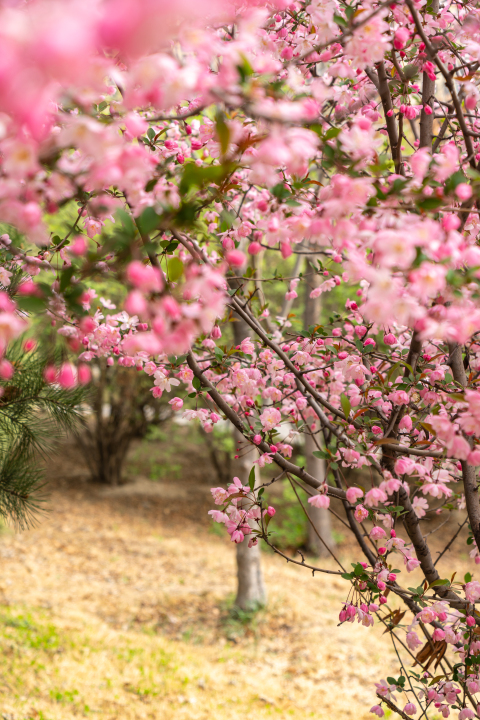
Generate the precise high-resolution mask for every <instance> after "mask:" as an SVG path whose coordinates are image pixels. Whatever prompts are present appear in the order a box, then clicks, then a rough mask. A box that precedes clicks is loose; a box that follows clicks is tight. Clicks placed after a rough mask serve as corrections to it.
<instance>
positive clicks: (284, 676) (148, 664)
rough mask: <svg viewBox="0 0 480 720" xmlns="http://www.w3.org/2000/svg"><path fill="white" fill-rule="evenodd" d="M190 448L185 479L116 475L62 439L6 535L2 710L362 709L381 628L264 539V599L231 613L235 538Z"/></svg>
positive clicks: (305, 712)
mask: <svg viewBox="0 0 480 720" xmlns="http://www.w3.org/2000/svg"><path fill="white" fill-rule="evenodd" d="M200 459H201V453H200V456H195V452H193V460H194V466H195V467H196V468H198V474H197V475H195V472H194V471H193V470H192V473H191V475H190V476H189V477H186V478H185V481H180V479H178V480H176V479H175V478H172V479H171V480H170V481H168V480H167V479H161V480H159V481H157V482H152V481H151V480H149V479H147V478H145V477H144V478H143V479H140V481H139V482H138V483H136V484H135V485H133V486H132V485H125V486H122V487H120V488H116V489H102V488H100V487H98V486H93V485H91V484H89V483H86V482H84V474H83V470H82V468H81V467H80V461H79V459H78V457H77V456H76V455H75V453H72V452H69V453H63V454H62V460H61V463H60V465H59V464H58V463H57V465H56V466H55V468H54V467H52V468H50V476H51V477H52V478H53V480H54V483H53V490H52V495H51V497H50V500H49V506H50V508H51V510H50V512H49V513H48V515H46V517H44V519H43V520H42V522H41V523H40V524H39V525H38V526H37V527H36V528H35V529H33V530H30V531H28V532H25V533H22V534H15V533H14V532H13V531H11V530H9V529H4V530H3V532H2V533H1V535H0V561H1V567H2V573H1V577H0V638H1V639H0V642H1V654H0V717H2V716H3V718H4V719H5V720H12V719H14V720H26V719H27V718H28V719H30V718H32V719H33V718H35V719H37V718H38V719H39V720H53V719H55V720H56V719H57V718H58V719H60V718H61V719H62V720H68V719H69V718H77V717H90V716H91V717H94V718H99V720H107V719H108V720H114V719H118V720H120V719H121V720H124V719H125V720H130V719H133V718H152V719H153V718H162V719H163V718H165V720H171V719H172V720H173V718H175V719H176V720H207V718H208V719H209V720H211V719H213V720H237V719H238V720H240V718H242V719H243V718H245V717H246V716H247V715H248V716H251V717H255V718H259V719H260V720H263V718H272V717H279V718H293V719H294V720H295V719H296V720H304V719H306V718H310V717H315V718H320V719H322V718H336V717H338V716H341V717H346V718H356V719H360V720H361V719H362V718H367V717H371V716H369V713H368V710H369V708H370V706H371V705H372V704H374V702H375V696H374V685H373V682H374V681H375V680H378V679H379V678H380V677H385V676H386V675H388V674H390V675H397V676H398V674H399V667H398V661H397V660H396V658H395V655H394V652H393V650H392V648H391V645H390V642H389V640H388V638H387V636H382V634H381V633H382V628H380V627H378V626H377V627H375V628H373V629H366V628H364V627H361V626H358V625H357V624H355V625H348V626H346V625H344V626H342V627H337V622H338V612H339V609H340V608H341V604H342V602H343V601H344V599H345V591H346V584H345V582H344V581H342V580H341V579H337V578H336V577H335V576H330V575H322V576H319V575H316V576H315V578H312V576H311V574H310V573H309V572H308V571H306V570H304V569H302V568H299V567H295V566H293V565H287V563H286V562H285V561H283V560H282V559H281V558H278V557H276V556H272V555H270V554H264V558H263V560H264V569H265V574H266V581H267V585H268V588H269V593H270V602H269V607H268V610H265V611H261V612H259V613H258V614H257V615H255V616H254V617H249V616H248V615H242V616H240V617H238V616H233V615H232V613H231V603H232V598H233V593H234V589H235V563H234V549H233V547H232V545H231V544H230V543H229V542H228V541H227V540H226V539H225V538H221V537H218V536H216V535H214V534H213V533H212V532H211V531H209V530H208V527H209V525H208V521H207V519H206V515H205V513H206V510H207V509H208V508H209V507H210V499H209V493H208V486H209V482H208V480H209V478H208V475H209V472H210V470H207V472H206V473H205V467H207V465H205V466H204V469H203V474H204V475H205V474H206V475H207V478H205V477H202V476H201V475H202V473H201V469H200V468H199V462H200ZM205 462H206V461H205ZM58 468H60V469H58ZM75 473H76V480H75V482H72V476H75ZM67 477H68V478H70V479H69V480H68V482H67V480H66V478H67ZM438 522H439V520H436V521H435V523H438ZM452 529H453V525H452V527H451V528H448V527H447V528H443V529H442V530H441V534H442V535H443V537H446V535H448V534H449V533H450V532H451V530H452ZM465 547H466V546H465V545H463V548H465ZM350 555H351V551H350V550H349V548H348V545H344V546H341V547H340V549H339V556H340V558H341V559H342V561H344V563H345V564H346V565H347V566H348V563H349V561H350V559H353V557H349V556H350ZM465 557H466V555H465ZM322 564H323V565H324V566H325V567H329V568H332V569H333V567H334V565H333V562H323V563H322ZM463 564H464V562H463V561H462V562H461V565H462V566H463ZM465 568H466V569H467V564H466V563H465ZM470 569H471V568H470ZM410 577H411V579H412V584H414V581H415V580H416V578H413V577H412V576H410ZM409 579H410V578H409Z"/></svg>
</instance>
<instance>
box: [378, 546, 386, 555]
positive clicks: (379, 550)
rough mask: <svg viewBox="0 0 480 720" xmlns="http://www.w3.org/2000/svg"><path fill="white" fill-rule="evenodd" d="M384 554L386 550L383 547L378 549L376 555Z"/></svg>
mask: <svg viewBox="0 0 480 720" xmlns="http://www.w3.org/2000/svg"><path fill="white" fill-rule="evenodd" d="M386 552H387V548H384V547H379V548H378V554H379V555H385V553H386Z"/></svg>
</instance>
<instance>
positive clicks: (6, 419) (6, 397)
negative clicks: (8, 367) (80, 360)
mask: <svg viewBox="0 0 480 720" xmlns="http://www.w3.org/2000/svg"><path fill="white" fill-rule="evenodd" d="M5 357H6V359H7V360H9V361H10V362H11V363H12V365H13V366H14V369H15V372H14V374H13V377H12V378H11V379H10V380H7V381H4V380H2V381H0V388H1V397H0V515H1V516H3V517H4V518H5V519H7V520H10V521H11V522H13V523H14V524H15V525H16V526H18V527H19V528H24V527H26V526H28V525H29V524H30V523H31V522H32V520H33V518H34V516H35V514H36V513H37V512H38V511H39V510H40V509H41V506H42V502H43V500H44V497H45V494H44V477H43V469H42V467H41V461H42V459H45V458H46V457H47V456H49V455H50V454H51V453H52V452H53V451H54V450H55V445H56V444H57V443H58V441H59V440H60V439H61V438H62V436H64V434H65V433H66V432H67V431H71V430H73V429H74V427H75V425H76V423H77V421H78V420H79V417H80V405H81V402H82V400H83V399H84V397H85V389H84V388H75V389H73V390H65V389H63V388H61V387H60V386H59V385H56V384H53V385H52V384H48V383H46V382H45V380H44V377H43V371H44V368H45V365H46V363H47V356H46V354H45V352H44V351H43V350H42V349H41V348H37V349H34V350H32V351H30V352H27V351H26V350H25V349H24V346H23V343H22V342H20V341H17V342H15V343H12V344H11V345H10V346H9V347H8V349H7V352H6V355H5ZM48 359H49V360H51V358H48Z"/></svg>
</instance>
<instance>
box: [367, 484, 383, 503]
mask: <svg viewBox="0 0 480 720" xmlns="http://www.w3.org/2000/svg"><path fill="white" fill-rule="evenodd" d="M387 499H388V498H387V494H386V493H385V492H384V491H383V490H381V489H380V488H376V487H373V488H372V489H371V490H369V491H368V492H367V494H366V495H365V505H367V506H368V507H378V503H384V502H386V501H387Z"/></svg>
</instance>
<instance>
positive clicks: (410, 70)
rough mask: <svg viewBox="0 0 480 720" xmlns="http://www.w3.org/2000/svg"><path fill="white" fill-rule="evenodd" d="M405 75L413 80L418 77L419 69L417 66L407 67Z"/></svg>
mask: <svg viewBox="0 0 480 720" xmlns="http://www.w3.org/2000/svg"><path fill="white" fill-rule="evenodd" d="M403 74H404V75H405V77H407V78H408V79H409V80H411V79H412V78H414V77H415V75H418V67H417V66H416V65H405V67H404V68H403Z"/></svg>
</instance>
